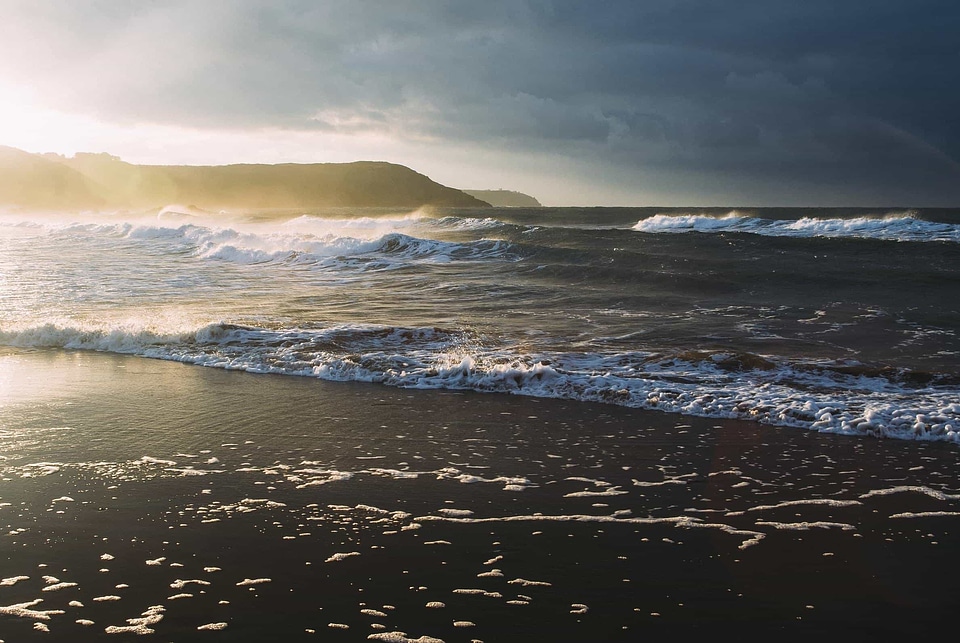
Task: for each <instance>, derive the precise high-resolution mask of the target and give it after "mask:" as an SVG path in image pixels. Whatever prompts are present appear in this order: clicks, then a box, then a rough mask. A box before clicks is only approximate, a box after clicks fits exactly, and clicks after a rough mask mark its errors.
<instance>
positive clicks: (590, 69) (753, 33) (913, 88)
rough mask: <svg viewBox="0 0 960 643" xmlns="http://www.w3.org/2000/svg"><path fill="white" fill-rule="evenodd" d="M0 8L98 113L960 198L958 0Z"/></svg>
mask: <svg viewBox="0 0 960 643" xmlns="http://www.w3.org/2000/svg"><path fill="white" fill-rule="evenodd" d="M0 7H2V9H3V14H4V18H5V20H4V21H3V24H2V26H0V41H2V42H4V43H6V44H0V54H2V56H0V58H2V60H3V62H0V73H3V74H4V75H5V76H6V77H14V76H15V77H18V78H19V80H20V81H21V82H31V83H33V84H34V85H35V87H36V88H37V89H38V91H40V92H41V93H43V94H45V95H46V96H48V97H53V98H54V99H56V100H59V101H62V102H63V104H66V105H69V106H71V107H75V108H82V109H85V110H87V111H89V112H93V113H96V114H99V115H101V116H102V117H104V118H110V119H116V120H123V121H127V122H144V121H149V122H167V123H177V124H188V125H193V126H198V127H237V128H242V127H259V126H274V127H283V128H289V129H294V130H296V129H320V130H326V131H338V132H344V133H354V132H369V131H380V132H386V133H389V134H391V135H393V136H396V137H401V138H409V139H415V140H421V141H422V140H426V141H431V140H435V141H437V142H440V143H442V142H449V143H451V144H475V145H479V146H482V147H489V148H494V149H502V150H504V152H510V151H511V150H524V151H533V152H537V153H547V154H560V155H565V156H570V157H575V158H579V159H582V160H583V163H585V164H589V163H594V164H601V165H602V164H607V165H609V166H616V167H619V168H635V169H636V172H637V173H638V174H639V175H642V174H643V173H644V172H645V171H647V170H654V169H655V170H656V171H658V172H665V171H666V172H669V171H673V172H676V173H678V174H677V175H678V176H680V175H683V174H685V175H687V176H688V177H689V181H691V182H693V181H696V180H697V179H698V177H700V178H703V177H710V178H711V180H713V181H715V182H723V181H726V182H729V183H730V184H731V185H743V186H745V188H744V189H746V186H749V185H756V184H757V183H763V182H766V183H768V184H771V185H777V184H778V183H779V184H783V185H787V184H791V185H794V186H796V185H806V184H809V185H811V186H819V187H820V188H822V190H823V192H822V193H821V196H822V194H836V195H837V196H836V198H837V199H840V200H847V201H850V200H857V199H860V200H866V201H871V200H872V198H873V195H882V196H883V198H885V199H905V200H907V201H910V200H912V201H913V202H915V203H919V202H921V201H922V202H924V203H935V202H949V201H954V202H957V201H958V200H960V187H957V186H960V164H958V160H960V119H958V118H957V117H956V114H958V113H960V44H958V43H960V38H958V37H957V34H960V5H957V4H956V3H955V2H952V1H937V0H926V1H924V0H915V1H913V2H906V1H893V0H869V1H866V0H865V1H863V2H856V1H845V2H838V1H837V0H830V1H822V0H806V1H805V2H797V1H795V0H790V1H783V0H764V1H752V0H742V1H739V2H714V1H692V0H691V1H685V0H672V1H671V0H659V1H657V2H641V1H639V0H624V1H612V0H607V1H604V2H585V1H583V2H574V1H562V0H556V1H548V0H539V1H538V0H530V1H526V2H524V1H521V0H503V1H500V2H496V1H488V2H466V1H465V2H433V1H416V2H414V1H408V2H404V1H384V2H354V1H343V2H310V1H302V2H272V3H267V2H251V1H233V2H217V1H211V2H202V3H201V2H189V3H186V2H185V3H177V2H152V3H148V2H122V1H121V2H102V3H75V2H70V3H66V2H64V3H49V2H48V3H26V2H17V1H8V2H2V3H0ZM891 181H892V182H894V183H899V184H900V185H899V187H898V188H897V189H892V188H891V183H890V182H891ZM686 189H688V190H691V193H694V192H692V188H691V187H690V186H687V188H686ZM748 197H749V194H747V193H744V198H748Z"/></svg>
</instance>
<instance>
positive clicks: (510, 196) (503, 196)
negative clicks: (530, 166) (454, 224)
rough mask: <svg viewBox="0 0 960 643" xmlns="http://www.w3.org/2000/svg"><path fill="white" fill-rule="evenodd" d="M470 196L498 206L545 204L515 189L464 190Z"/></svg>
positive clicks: (529, 206) (527, 206)
mask: <svg viewBox="0 0 960 643" xmlns="http://www.w3.org/2000/svg"><path fill="white" fill-rule="evenodd" d="M463 192H466V193H467V194H469V195H470V196H472V197H474V198H476V199H480V200H481V201H486V202H487V203H489V204H490V205H492V206H494V207H497V208H541V207H543V204H541V203H540V202H539V201H537V200H536V199H535V198H533V197H532V196H530V195H529V194H524V193H523V192H515V191H513V190H463Z"/></svg>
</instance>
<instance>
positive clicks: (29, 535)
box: [0, 349, 960, 642]
mask: <svg viewBox="0 0 960 643" xmlns="http://www.w3.org/2000/svg"><path fill="white" fill-rule="evenodd" d="M0 385H2V386H0V446H2V447H3V449H2V451H0V453H2V454H3V455H2V459H0V470H2V482H0V485H2V486H0V527H2V532H3V534H4V535H3V536H0V538H2V541H0V543H2V546H3V550H2V551H3V553H2V555H0V579H6V580H5V581H4V582H3V584H0V639H2V640H4V641H7V642H9V641H30V640H48V641H49V640H85V641H95V640H118V638H119V639H121V640H122V639H123V638H124V637H128V636H129V637H134V636H136V634H137V632H136V631H135V630H136V628H138V627H140V628H146V629H151V630H154V631H155V632H156V635H157V636H160V637H162V638H165V639H168V640H176V641H192V640H230V641H256V640H265V639H266V638H275V639H277V640H301V639H302V640H311V639H312V640H317V639H319V640H366V639H367V637H368V635H378V634H380V635H386V634H389V633H391V632H404V633H405V635H406V637H407V638H410V639H417V638H418V637H421V636H426V637H434V638H437V639H441V640H445V641H458V640H463V641H469V640H486V641H509V640H518V641H519V640H530V639H531V638H533V637H540V638H546V639H548V640H558V641H561V640H571V641H573V640H634V639H636V638H637V637H639V636H645V635H658V634H659V635H663V634H666V633H671V634H681V635H682V634H693V633H705V634H706V633H708V634H711V635H714V634H717V633H724V632H726V633H739V635H741V636H746V637H748V638H750V637H756V636H760V635H765V634H771V633H777V634H779V635H787V636H789V635H791V634H794V633H796V634H798V635H804V636H809V635H818V636H823V637H826V638H827V639H828V640H829V639H832V640H838V639H840V638H849V637H850V636H854V637H856V638H861V639H865V638H873V639H883V638H890V637H892V636H895V635H900V634H908V633H909V634H914V635H915V634H917V633H926V632H930V633H932V632H936V631H938V630H939V627H940V626H942V625H944V624H947V623H949V622H950V618H951V610H950V606H951V605H953V604H954V603H955V600H954V597H955V596H957V595H958V594H957V592H958V590H960V578H958V577H957V575H956V574H955V573H953V572H952V564H951V562H952V561H953V560H954V559H955V556H954V554H953V550H954V548H955V547H956V546H957V545H958V544H960V529H958V525H960V522H958V518H960V494H958V493H957V490H956V486H955V481H956V480H957V479H958V462H957V457H956V453H957V452H956V447H955V446H954V445H949V444H942V443H922V442H916V443H911V442H903V441H896V442H893V441H886V440H880V439H874V438H864V437H849V436H838V435H822V434H817V433H814V432H808V431H803V430H799V429H789V428H778V427H772V426H765V425H759V424H753V423H749V422H743V421H734V420H716V419H705V418H696V417H693V418H691V417H686V416H680V415H670V414H665V413H659V412H654V411H645V410H637V409H630V408H624V407H617V406H608V405H602V404H594V403H585V402H575V401H565V400H553V399H540V398H529V397H520V396H510V395H503V394H481V393H473V392H458V391H423V390H408V389H395V388H389V387H383V386H378V385H372V384H362V383H338V382H326V381H320V380H315V379H311V378H299V377H285V376H276V375H255V374H250V373H243V372H234V371H226V370H220V369H209V368H202V367H197V366H189V365H184V364H179V363H175V362H165V361H160V360H150V359H144V358H137V357H127V356H120V355H107V354H100V353H93V352H86V351H57V350H18V349H4V351H3V352H2V353H0ZM108 557H109V558H108ZM161 559H162V560H161ZM158 561H159V562H158ZM23 577H27V578H23ZM45 577H47V578H45ZM51 578H52V579H55V580H54V581H51V580H49V579H51ZM14 579H19V580H14ZM265 579H268V580H265ZM58 585H62V586H58ZM51 588H53V589H51ZM104 597H118V598H106V599H104ZM37 599H41V601H42V602H37V603H34V601H37ZM97 599H103V600H97ZM71 601H72V602H74V603H78V604H81V605H82V607H78V606H76V605H74V604H73V603H71ZM223 601H227V602H223ZM25 605H26V607H23V606H25ZM441 605H442V606H441ZM11 606H14V607H15V606H21V608H20V609H19V611H18V610H17V609H13V607H11ZM151 610H153V611H151ZM58 612H59V613H58ZM88 621H92V624H88V623H87V622H88ZM220 624H224V625H222V626H221V625H220ZM38 625H39V626H42V627H38ZM343 626H348V627H343ZM110 628H120V629H114V630H111V629H110ZM123 628H128V629H123ZM198 628H204V629H198ZM45 629H48V630H49V631H43V630H45ZM111 631H113V632H114V633H113V634H111V633H109V632H111ZM387 640H389V639H387ZM397 640H400V639H397Z"/></svg>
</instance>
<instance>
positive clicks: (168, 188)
mask: <svg viewBox="0 0 960 643" xmlns="http://www.w3.org/2000/svg"><path fill="white" fill-rule="evenodd" d="M4 150H7V151H6V152H5V151H4ZM169 203H190V204H191V205H195V206H197V207H200V208H207V209H218V208H244V209H245V208H306V207H351V206H352V207H409V208H417V207H420V206H424V205H432V206H449V207H484V206H487V205H488V204H487V203H485V202H484V201H482V200H479V199H476V198H474V197H472V196H469V195H467V194H465V193H463V192H461V191H460V190H455V189H453V188H449V187H446V186H444V185H440V184H439V183H436V182H435V181H432V180H431V179H429V178H428V177H426V176H424V175H422V174H419V173H417V172H414V171H413V170H411V169H410V168H407V167H404V166H402V165H395V164H392V163H384V162H372V161H360V162H356V163H315V164H293V163H288V164H282V165H222V166H188V165H133V164H131V163H126V162H124V161H122V160H120V159H119V158H117V157H115V156H110V155H108V154H77V155H76V156H75V157H73V158H69V159H68V158H63V157H59V156H55V155H42V156H41V155H36V154H28V153H26V152H21V151H19V150H13V149H12V148H2V149H0V204H7V205H16V206H21V207H27V208H29V207H37V208H49V207H71V206H72V207H79V208H90V207H123V208H152V207H161V206H164V205H166V204H169Z"/></svg>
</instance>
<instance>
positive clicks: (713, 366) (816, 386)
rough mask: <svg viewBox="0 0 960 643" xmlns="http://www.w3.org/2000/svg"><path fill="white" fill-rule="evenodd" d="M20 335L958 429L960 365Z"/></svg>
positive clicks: (244, 364) (266, 369) (484, 385)
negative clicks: (907, 367)
mask: <svg viewBox="0 0 960 643" xmlns="http://www.w3.org/2000/svg"><path fill="white" fill-rule="evenodd" d="M0 344H3V345H7V346H13V347H33V348H63V349H76V350H94V351H105V352H112V353H123V354H131V355H139V356H143V357H150V358H156V359H164V360H173V361H179V362H184V363H189V364H196V365H201V366H208V367H215V368H223V369H230V370H242V371H248V372H251V373H271V374H280V375H297V376H305V377H315V378H320V379H325V380H337V381H358V382H374V383H380V384H386V385H390V386H398V387H407V388H421V389H460V390H472V391H480V392H498V393H510V394H518V395H529V396H534V397H550V398H562V399H570V400H580V401H590V402H603V403H610V404H617V405H622V406H628V407H635V408H645V409H657V410H662V411H667V412H675V413H685V414H690V415H698V416H705V417H715V418H740V419H749V420H753V421H760V422H764V423H768V424H774V425H781V426H793V427H800V428H805V429H810V430H815V431H820V432H826V433H841V434H850V435H873V436H881V437H891V438H901V439H911V440H940V441H952V442H960V402H958V400H960V395H958V388H957V381H956V377H953V376H949V375H937V374H918V373H910V372H904V371H901V370H897V371H892V370H890V369H882V368H881V369H877V368H870V367H867V366H863V365H858V364H855V363H843V364H837V363H794V362H789V361H787V360H781V359H777V358H775V357H770V356H760V355H753V354H746V353H744V354H731V353H723V352H688V353H679V354H675V355H661V354H654V353H644V352H626V353H616V354H601V353H586V354H584V353H538V354H520V353H517V352H516V351H514V350H511V348H510V347H509V346H501V345H490V343H489V340H486V339H485V338H482V337H478V336H474V335H471V334H470V333H468V332H465V331H462V330H459V329H446V328H440V327H396V326H379V325H371V324H339V325H333V326H324V327H320V326H318V327H306V328H289V329H282V328H281V329H270V328H261V327H257V326H252V325H242V324H230V323H224V322H218V323H213V324H208V325H205V326H202V327H199V328H191V329H181V330H173V331H169V332H165V331H162V330H157V329H149V328H143V329H131V328H128V327H124V328H119V327H118V328H95V327H88V328H81V327H71V326H61V325H55V324H46V325H41V326H34V327H30V328H22V329H16V330H5V331H0Z"/></svg>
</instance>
